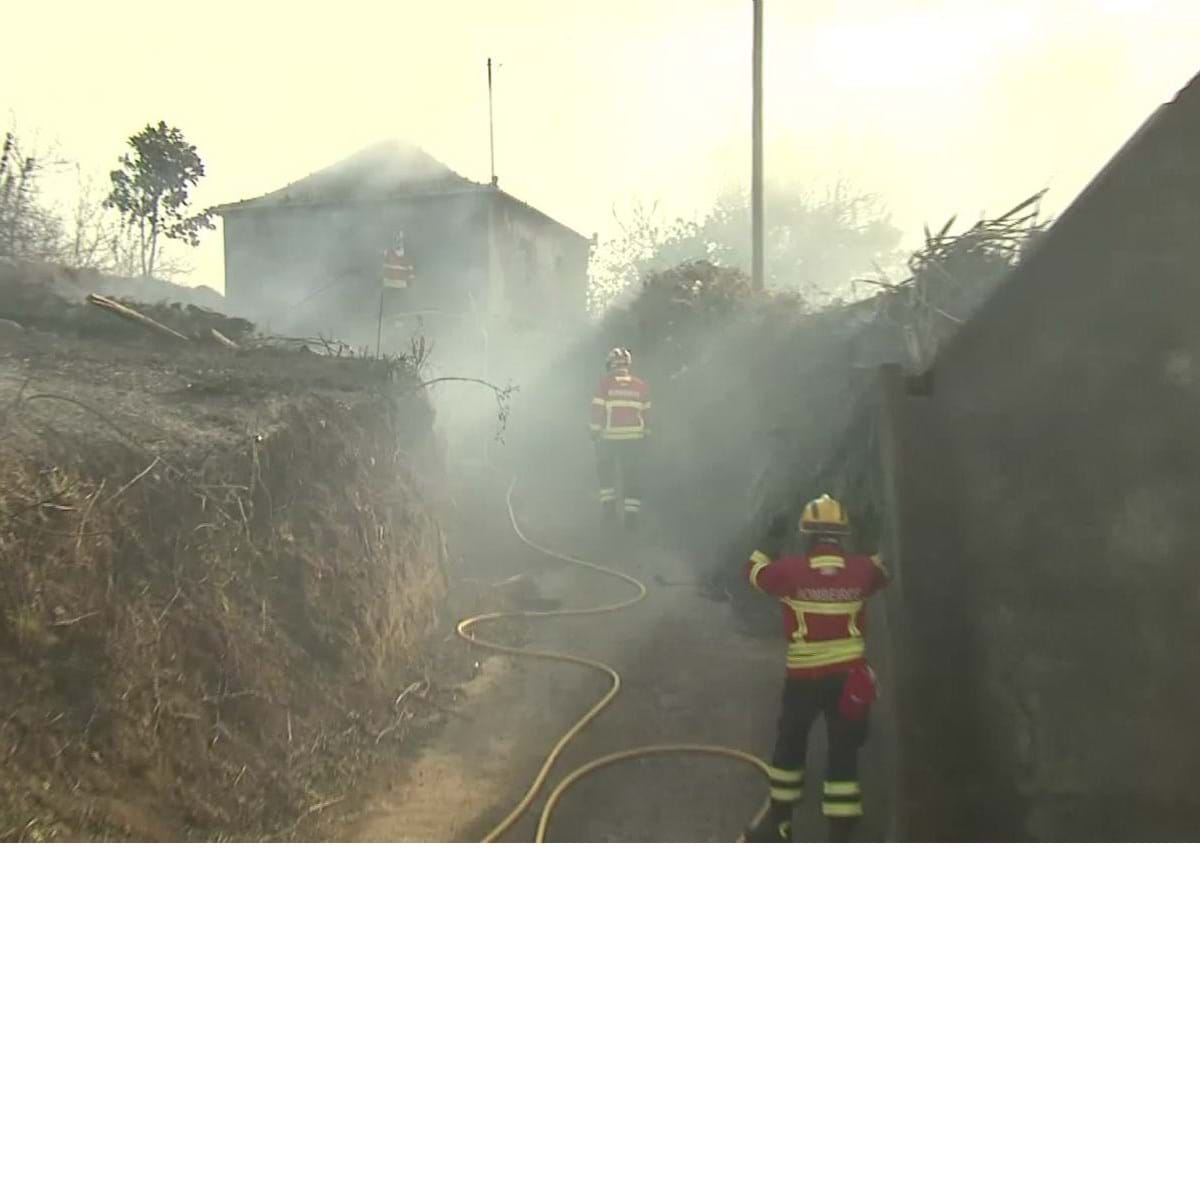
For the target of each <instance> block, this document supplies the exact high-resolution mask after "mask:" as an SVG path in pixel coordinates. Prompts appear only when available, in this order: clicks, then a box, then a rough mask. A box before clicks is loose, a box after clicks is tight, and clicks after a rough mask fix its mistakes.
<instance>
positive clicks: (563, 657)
mask: <svg viewBox="0 0 1200 1200" xmlns="http://www.w3.org/2000/svg"><path fill="white" fill-rule="evenodd" d="M516 486H517V481H516V480H515V479H514V480H513V481H512V483H510V484H509V487H508V493H507V495H506V496H505V503H506V504H507V506H508V519H509V521H510V522H511V524H512V527H513V532H514V533H516V535H517V537H519V538H520V539H521V541H523V542H524V543H525V545H527V546H529V547H530V548H531V549H534V550H536V551H538V553H539V554H544V555H546V557H547V558H553V559H555V560H556V561H558V562H564V563H569V564H570V565H571V566H575V567H584V568H586V569H587V570H589V571H597V572H599V573H600V574H601V575H609V576H612V577H613V578H614V579H620V580H622V581H624V582H625V583H628V584H630V585H631V586H632V587H633V588H635V589H636V591H637V595H635V596H630V597H629V598H628V599H626V600H617V601H615V602H614V603H612V604H599V605H596V606H594V607H591V608H561V609H554V610H552V611H550V612H528V611H526V612H491V613H480V614H479V615H478V616H474V617H467V618H466V619H465V620H462V621H459V623H458V625H457V627H456V632H457V633H458V636H459V637H461V638H463V639H464V640H465V641H468V642H470V643H471V644H472V645H474V646H479V647H481V648H482V649H484V650H494V651H496V652H497V653H499V654H511V655H519V656H523V657H525V658H540V659H545V660H548V661H551V662H569V663H575V664H576V665H578V666H581V667H588V668H590V669H591V670H593V671H599V672H600V673H601V674H602V675H604V676H605V677H606V678H607V679H608V681H609V687H608V691H607V692H605V693H604V695H603V696H601V698H600V699H599V700H598V701H597V702H596V703H595V704H593V705H592V707H591V708H589V709H588V710H587V712H585V713H584V714H583V716H582V717H580V718H579V720H578V721H576V722H575V724H574V725H572V726H571V728H570V729H568V730H567V732H566V733H564V734H563V735H562V737H560V738H559V739H558V741H557V742H555V744H554V748H553V749H552V750H551V751H550V753H549V754H548V755H546V758H545V759H544V760H543V762H542V765H541V768H540V769H539V770H538V773H537V775H535V776H534V780H533V782H532V783H531V784H530V785H529V788H528V790H527V791H526V792H525V795H524V796H522V797H521V799H520V800H519V801H518V802H517V804H516V806H515V807H514V808H513V809H512V811H511V812H509V814H508V815H507V816H506V817H505V818H504V819H503V820H502V821H501V822H500V823H499V824H498V825H496V827H495V828H494V829H492V830H491V831H490V832H489V833H488V834H487V836H486V837H485V838H484V839H483V840H484V841H485V842H495V841H498V840H499V839H500V838H502V837H503V836H504V835H505V834H506V833H507V832H508V831H509V830H510V829H511V828H512V827H513V826H514V825H515V824H516V823H517V822H518V821H519V820H520V819H521V817H522V816H523V815H524V814H525V813H526V812H527V811H528V810H529V807H530V805H532V804H533V802H534V801H535V800H536V799H537V797H538V794H539V793H540V792H541V790H542V786H543V785H544V784H545V782H546V777H547V776H548V775H549V774H550V772H551V771H552V770H553V769H554V764H555V763H556V762H558V760H559V757H560V756H561V755H562V752H563V751H564V750H565V749H566V748H567V746H568V745H569V744H570V743H571V741H572V739H574V738H575V737H576V735H577V734H579V733H581V732H582V731H583V730H584V729H586V728H587V726H588V725H590V724H591V723H592V721H594V720H595V719H596V717H598V716H599V715H600V714H601V713H602V712H603V711H604V710H605V709H606V708H607V707H608V706H609V705H610V704H611V703H612V702H613V700H614V699H615V698H616V695H617V693H618V692H619V691H620V690H621V676H620V675H619V674H618V673H617V672H616V671H615V670H614V669H613V668H612V667H610V666H609V665H608V663H603V662H599V661H598V660H596V659H594V658H583V657H581V656H580V655H578V654H565V653H561V652H560V651H557V650H532V649H529V648H527V647H524V646H508V645H505V644H504V643H502V642H492V641H488V640H486V639H484V638H481V637H479V636H477V634H476V633H475V632H474V631H475V629H476V628H477V627H478V626H480V625H483V624H485V623H489V622H494V621H504V620H511V619H512V618H513V617H525V618H527V619H531V620H532V619H534V618H546V617H583V616H595V615H597V614H599V613H612V612H619V611H620V610H621V609H623V608H629V607H630V606H631V605H634V604H637V603H638V601H640V600H642V599H643V598H644V597H645V595H646V585H645V584H644V583H642V581H641V580H640V579H635V578H634V577H633V576H632V575H626V574H625V573H624V572H623V571H618V570H616V569H615V568H613V567H604V566H601V565H600V564H599V563H594V562H588V561H587V559H583V558H573V557H571V555H569V554H560V553H559V552H558V551H557V550H550V549H548V548H547V547H545V546H541V545H539V544H538V543H537V542H535V541H533V540H532V539H531V538H529V537H527V536H526V535H525V532H524V530H522V529H521V526H520V524H519V522H518V521H517V515H516V513H515V512H514V511H513V502H512V498H513V492H514V491H515V490H516ZM667 754H701V755H708V756H710V757H719V758H732V759H736V760H738V761H739V762H744V763H748V764H749V765H750V766H752V767H757V768H758V770H759V771H761V772H762V773H763V775H764V776H766V775H767V764H766V763H765V762H763V760H762V759H761V758H757V757H755V756H754V755H753V754H748V753H747V752H746V751H745V750H734V749H732V748H731V747H728V746H710V745H693V744H688V743H678V744H669V745H661V746H637V747H634V748H632V749H629V750H619V751H617V752H616V753H615V754H606V755H604V757H602V758H597V759H593V760H592V761H591V762H587V763H584V764H583V766H581V767H577V768H576V769H575V770H574V771H572V772H571V773H570V774H569V775H568V776H567V777H566V778H565V779H563V780H562V781H561V782H560V783H559V784H558V786H557V787H555V789H554V790H553V791H552V792H551V793H550V796H549V798H548V799H547V800H546V804H545V807H544V808H543V809H542V813H541V817H540V819H539V821H538V825H537V833H536V835H535V837H534V841H536V842H545V840H546V834H547V831H548V830H549V828H550V818H551V817H552V816H553V815H554V811H555V809H556V808H557V807H558V805H559V803H560V802H561V800H562V798H563V796H564V795H566V793H567V791H568V789H570V788H571V787H572V786H574V784H576V783H578V782H579V780H581V779H582V778H583V777H584V776H585V775H591V774H592V773H593V772H595V771H600V770H602V769H603V768H605V767H608V766H612V765H613V764H614V763H619V762H627V761H629V760H630V759H636V758H650V757H655V756H659V755H667ZM738 840H739V841H741V840H742V839H741V838H739V839H738Z"/></svg>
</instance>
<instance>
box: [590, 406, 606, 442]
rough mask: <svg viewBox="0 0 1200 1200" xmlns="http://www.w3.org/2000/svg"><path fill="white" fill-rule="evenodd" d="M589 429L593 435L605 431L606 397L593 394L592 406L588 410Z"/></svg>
mask: <svg viewBox="0 0 1200 1200" xmlns="http://www.w3.org/2000/svg"><path fill="white" fill-rule="evenodd" d="M588 429H589V431H590V432H591V435H592V437H595V436H596V435H597V434H599V433H602V432H603V431H604V398H603V396H593V397H592V404H591V408H590V409H589V411H588Z"/></svg>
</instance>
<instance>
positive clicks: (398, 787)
mask: <svg viewBox="0 0 1200 1200" xmlns="http://www.w3.org/2000/svg"><path fill="white" fill-rule="evenodd" d="M502 457H503V456H502ZM505 478H506V476H505V475H503V474H501V473H499V472H496V473H493V472H485V471H479V470H477V471H475V473H474V474H472V473H470V472H464V473H461V474H460V476H459V478H458V480H457V488H456V496H457V501H458V504H459V506H460V508H461V509H463V510H464V511H466V512H469V513H471V514H473V521H472V522H471V523H472V524H473V527H474V536H473V538H472V539H471V544H470V545H469V546H464V547H463V557H462V559H461V561H460V563H459V564H458V567H459V570H461V571H463V572H470V573H471V574H472V575H474V576H483V577H486V578H487V579H491V580H493V581H505V580H510V579H511V578H512V577H513V576H518V577H520V578H519V579H518V581H517V582H516V583H509V584H507V585H506V586H505V587H501V588H499V589H491V596H490V600H491V603H490V604H488V603H486V602H485V604H483V605H480V606H476V607H463V606H462V605H461V603H460V606H459V607H458V609H457V610H456V614H455V615H456V616H458V617H462V616H467V615H471V613H473V612H476V611H481V610H483V609H485V608H497V607H503V606H504V604H505V601H506V599H508V597H507V596H506V592H508V591H511V590H512V589H513V588H520V589H522V591H523V593H524V594H523V595H522V596H521V597H520V603H522V604H529V602H530V601H533V603H532V604H531V605H530V606H531V607H536V606H538V605H539V604H544V605H545V606H547V607H550V608H553V607H558V606H561V607H572V606H575V605H588V604H596V603H602V602H606V601H609V600H617V599H620V598H623V597H624V596H625V595H627V594H628V588H627V587H626V586H625V585H623V584H621V583H620V582H619V581H618V580H613V579H605V578H602V577H600V576H597V575H596V574H595V573H593V572H588V571H585V570H582V569H579V568H574V567H569V566H565V565H562V564H559V563H555V562H552V561H549V560H547V559H546V558H544V557H543V556H541V555H539V554H537V552H536V551H532V550H530V549H529V548H527V547H526V546H524V545H523V544H522V543H520V542H519V541H518V540H517V538H516V537H515V536H514V535H513V534H512V532H511V530H510V529H509V526H508V521H507V517H506V516H505V514H504V505H503V496H504V491H505ZM592 490H593V489H592V486H591V480H590V478H585V479H584V480H583V487H582V488H578V489H570V488H568V489H564V486H563V479H562V478H561V477H560V478H558V479H556V480H550V479H544V478H543V479H542V480H540V481H539V480H538V479H536V478H534V479H532V480H527V481H526V482H525V483H524V484H523V485H522V487H521V489H520V490H519V492H518V498H517V509H518V514H519V516H520V517H521V520H522V522H523V524H524V527H525V529H526V531H527V533H528V534H529V535H530V536H531V537H533V538H534V539H535V540H538V541H541V542H543V543H544V544H546V545H549V546H552V547H555V548H558V549H560V550H562V551H564V552H566V553H569V554H572V555H577V556H581V557H584V558H591V559H594V560H596V561H599V562H602V563H607V564H610V565H613V566H616V567H618V568H620V569H622V570H625V571H627V572H628V573H630V574H633V575H635V576H636V577H638V578H641V579H642V580H643V581H644V582H645V583H646V585H647V588H648V595H647V597H646V598H645V600H643V601H642V602H641V603H639V604H636V605H634V606H632V607H631V608H629V609H626V610H623V611H620V612H618V613H614V614H606V615H603V616H592V617H564V618H562V619H551V620H544V621H531V622H518V621H513V622H512V623H511V625H509V626H508V627H507V629H506V628H504V627H502V626H499V625H497V626H493V627H491V629H489V631H488V633H487V634H486V635H485V636H489V637H492V636H495V637H496V638H497V640H504V639H505V638H506V637H507V636H509V634H511V635H512V638H513V640H516V641H524V642H527V643H528V644H532V645H536V646H538V647H545V648H550V649H561V650H569V651H571V652H573V653H576V654H582V655H585V656H588V657H595V658H598V659H600V660H602V661H605V662H608V663H610V664H611V665H613V666H614V667H615V668H616V669H617V670H618V671H619V672H620V673H621V675H622V679H623V689H622V691H621V693H620V694H619V695H618V697H617V699H616V700H615V702H614V703H613V705H612V706H610V707H609V708H608V709H607V710H605V712H603V713H602V714H601V715H600V717H599V718H598V719H597V720H596V722H595V723H594V724H593V725H592V726H591V727H589V728H588V729H587V730H585V731H584V733H583V734H582V735H580V737H579V738H578V739H577V740H576V741H575V742H573V743H572V745H571V746H570V747H569V748H568V750H567V751H566V753H565V754H564V756H563V758H562V759H561V760H560V763H559V765H558V766H557V767H556V768H555V770H554V772H553V774H552V775H551V779H550V782H549V784H548V786H547V788H546V789H545V791H544V793H543V797H542V798H543V799H544V796H545V794H548V791H549V789H550V787H552V786H553V783H554V782H555V781H556V780H558V779H561V778H562V777H563V775H565V774H566V773H567V772H568V771H569V770H571V769H572V768H573V767H575V766H577V765H579V764H580V763H582V762H585V761H587V760H590V759H592V758H596V757H598V756H600V755H602V754H605V753H608V752H610V751H614V750H619V749H625V748H627V747H630V746H634V745H638V744H646V743H653V742H696V741H699V742H713V743H718V744H723V745H728V746H732V747H737V748H740V749H746V750H750V751H752V752H754V753H757V754H759V755H760V756H763V757H767V756H768V755H769V753H770V749H771V744H772V740H773V734H774V724H775V719H776V706H777V703H778V694H779V690H780V687H781V684H782V657H783V647H782V636H781V635H777V636H775V637H771V638H764V637H762V636H753V635H751V634H750V633H748V632H747V631H746V627H745V625H744V623H742V622H741V621H739V619H738V617H737V615H736V613H735V611H734V608H733V606H732V605H731V604H730V603H729V602H728V601H727V600H726V599H723V598H719V597H713V596H710V595H707V594H705V592H704V591H703V590H702V587H701V585H700V583H699V580H698V577H697V572H696V571H695V570H694V569H693V567H692V566H691V565H689V563H688V562H687V561H686V560H685V559H683V558H682V557H681V556H680V555H679V554H678V553H676V552H674V551H672V550H670V549H667V548H664V543H666V542H667V540H668V539H666V538H665V537H664V536H663V535H662V533H661V530H660V529H658V528H656V526H655V523H654V522H653V521H652V520H651V521H650V522H649V523H648V525H647V527H646V528H645V529H644V531H639V532H638V533H637V534H634V535H626V534H624V533H623V532H622V531H618V530H611V529H607V528H605V527H603V526H602V525H601V523H600V522H599V519H598V514H597V513H596V512H595V510H594V509H593V508H592V505H591V500H592ZM480 598H481V599H485V600H486V598H487V589H486V588H485V590H484V593H483V595H482V596H481V597H480ZM457 602H458V601H457V600H456V603H457ZM763 603H764V604H768V605H769V604H770V602H769V601H767V600H766V599H764V601H763ZM872 616H873V617H875V618H876V619H878V618H879V617H881V616H882V612H880V613H873V614H872ZM475 664H478V667H477V669H476V667H475ZM469 665H470V667H471V670H472V674H473V676H474V678H473V679H472V680H471V681H470V682H469V683H468V684H467V685H466V686H465V687H464V689H463V691H462V693H461V695H460V702H459V704H458V705H457V706H456V709H455V711H454V713H453V715H451V716H449V717H448V718H447V720H446V723H445V724H444V725H443V726H442V727H441V728H440V729H439V730H437V731H436V733H434V734H433V735H432V736H431V737H430V738H429V739H428V740H427V741H426V744H425V745H424V746H423V747H422V749H421V750H419V751H418V752H417V753H416V754H415V756H414V757H413V759H412V760H411V761H410V762H408V763H406V764H405V765H404V767H403V768H402V770H401V772H400V773H399V774H398V775H395V776H392V777H388V778H382V779H378V780H377V781H376V785H375V787H374V788H372V789H371V790H370V791H369V793H368V795H367V797H366V799H365V802H364V804H363V805H362V806H361V807H358V806H356V807H355V809H354V811H352V812H347V813H346V814H345V817H344V819H343V822H342V824H341V826H340V829H339V835H340V836H343V837H348V838H353V839H363V840H383V841H386V840H403V841H416V840H473V839H476V838H479V837H481V836H482V835H483V834H484V833H486V832H487V830H488V829H489V828H491V826H492V825H493V824H494V823H495V822H496V821H497V820H499V819H500V818H501V817H502V816H504V815H505V814H506V813H507V812H508V811H509V810H510V809H511V807H512V806H513V805H514V804H515V802H516V800H517V799H519V797H520V796H521V795H522V793H523V792H524V790H525V788H526V787H527V786H528V783H529V781H530V780H531V779H532V778H533V776H534V775H535V774H536V772H537V770H538V768H539V766H540V765H541V762H542V759H543V758H544V756H545V754H546V753H547V751H548V750H549V749H550V747H551V746H552V745H553V743H554V742H555V741H556V740H557V738H558V737H559V736H560V735H561V734H562V732H563V731H564V730H565V729H566V728H567V727H568V726H569V725H570V724H571V723H572V722H573V721H574V720H575V719H576V718H577V716H578V715H580V714H581V713H582V712H583V711H585V710H586V708H587V707H589V706H590V705H591V704H592V703H594V702H595V700H596V699H598V697H599V696H600V695H601V694H602V692H603V690H604V687H605V686H606V685H605V683H604V682H603V680H602V679H601V677H600V676H599V675H598V674H596V673H593V672H589V671H587V670H586V669H584V668H581V667H578V666H574V665H571V664H565V663H563V664H558V663H547V662H539V661H534V660H529V659H520V658H510V657H506V656H500V655H492V654H488V653H486V652H480V653H479V654H476V655H475V656H474V657H473V661H472V663H471V664H469ZM822 753H823V746H822V744H821V737H820V735H819V734H818V735H817V736H816V737H815V739H814V744H813V759H812V762H810V784H809V792H808V795H807V796H806V801H805V805H804V806H803V809H802V811H801V814H800V818H799V819H798V821H797V829H796V839H797V840H802V841H822V840H824V838H825V828H824V822H823V820H822V819H821V818H820V815H819V804H820V796H819V784H820V765H821V763H820V760H821V757H822ZM883 755H884V747H883V746H882V744H881V742H880V740H879V739H878V738H873V739H872V744H871V745H869V746H868V748H867V751H866V753H865V756H864V768H865V775H864V779H865V784H866V790H867V804H868V816H867V819H866V821H865V822H864V830H863V837H864V839H865V840H881V839H883V838H885V837H887V836H888V834H889V818H888V813H889V809H890V805H889V804H888V802H887V797H886V796H885V795H884V794H883V791H882V788H883V778H884V772H883V771H882V769H881V766H882V759H883ZM763 796H764V784H763V782H762V780H761V777H760V776H759V774H758V773H757V772H756V771H754V770H753V768H750V767H748V766H743V765H741V764H739V763H736V762H732V761H729V762H726V761H722V760H714V759H704V758H661V759H649V760H644V761H638V762H632V763H624V764H619V765H617V766H615V767H611V768H608V769H606V770H604V771H603V772H601V773H598V774H597V775H594V776H592V777H589V778H587V779H585V780H583V781H581V782H580V783H579V784H578V785H577V786H576V787H575V788H573V789H572V790H571V792H570V793H568V795H567V797H566V798H565V799H564V801H563V803H562V804H561V805H560V806H559V808H558V810H557V813H556V815H555V818H554V822H553V824H552V825H551V829H550V840H552V841H732V840H734V839H735V838H736V837H737V835H738V833H739V832H740V831H741V829H742V827H743V825H744V823H745V822H746V820H747V819H748V818H749V816H750V815H751V814H752V813H753V812H754V811H755V809H756V808H757V807H758V805H759V804H760V803H761V801H762V799H763ZM540 807H541V805H540V803H539V804H535V806H534V808H533V809H532V810H531V812H530V814H529V815H528V816H526V817H525V818H523V819H522V821H521V823H520V824H519V825H518V826H517V827H516V829H514V830H513V831H512V832H511V833H510V834H509V838H508V840H516V841H521V840H530V839H531V838H532V836H533V831H534V827H535V825H536V817H537V814H538V813H539V812H540Z"/></svg>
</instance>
